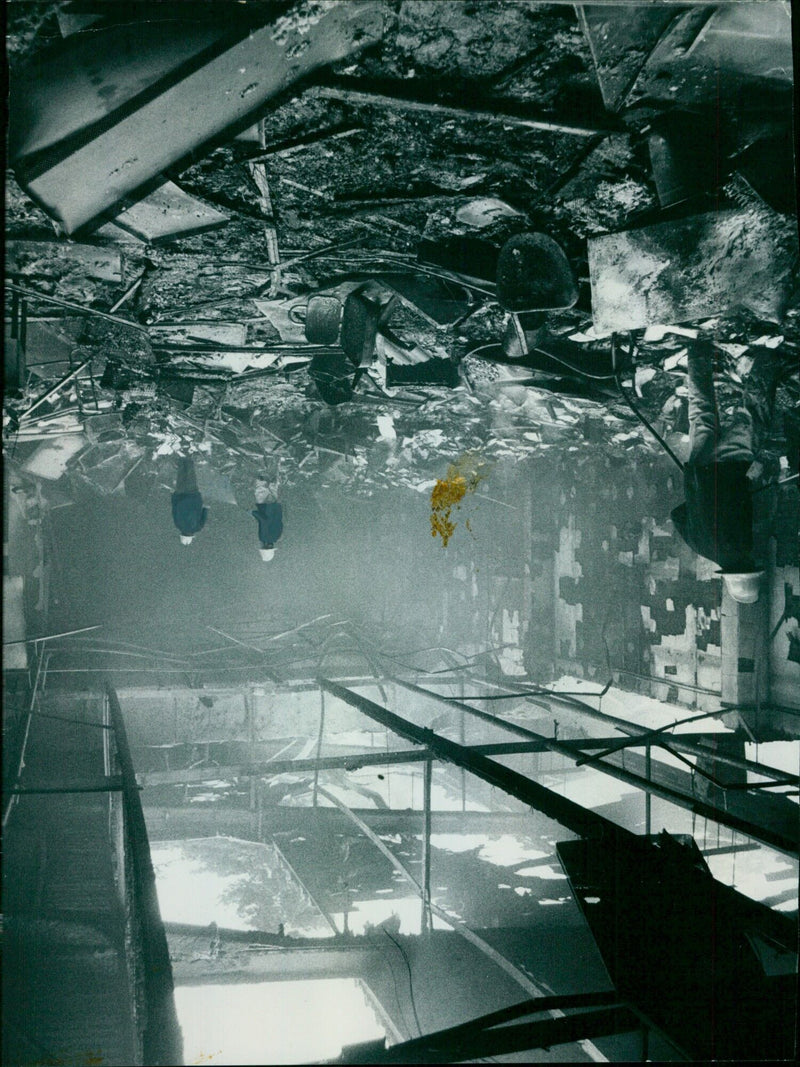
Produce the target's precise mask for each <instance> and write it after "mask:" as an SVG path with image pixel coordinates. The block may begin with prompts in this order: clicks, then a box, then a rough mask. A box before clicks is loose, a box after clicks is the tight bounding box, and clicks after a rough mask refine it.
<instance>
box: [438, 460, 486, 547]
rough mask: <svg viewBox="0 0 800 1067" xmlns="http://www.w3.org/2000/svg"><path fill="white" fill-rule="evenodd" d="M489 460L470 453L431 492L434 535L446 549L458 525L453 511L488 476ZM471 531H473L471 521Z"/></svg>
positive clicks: (449, 468)
mask: <svg viewBox="0 0 800 1067" xmlns="http://www.w3.org/2000/svg"><path fill="white" fill-rule="evenodd" d="M488 466H489V464H488V462H487V461H486V460H484V459H481V458H480V457H479V456H476V455H474V454H473V453H471V452H467V453H466V454H465V455H463V456H462V457H461V458H460V459H458V460H456V462H455V463H451V464H450V465H449V466H448V468H447V475H446V477H445V478H440V479H439V480H438V481H437V483H436V485H435V486H434V487H433V489H432V490H431V536H432V537H436V536H437V535H438V536H439V537H441V539H442V548H446V547H447V543H448V541H449V540H450V538H451V537H452V536H453V533H454V532H455V528H456V523H455V522H454V521H453V519H452V513H453V508H455V509H456V511H458V510H459V508H460V507H461V501H462V500H463V499H464V497H465V496H466V495H467V493H474V492H475V490H476V489H477V488H478V486H479V485H480V483H481V482H482V481H483V479H484V478H485V477H486V474H487V473H488V472H487V471H486V468H488ZM467 529H468V530H470V532H471V529H470V525H469V520H467Z"/></svg>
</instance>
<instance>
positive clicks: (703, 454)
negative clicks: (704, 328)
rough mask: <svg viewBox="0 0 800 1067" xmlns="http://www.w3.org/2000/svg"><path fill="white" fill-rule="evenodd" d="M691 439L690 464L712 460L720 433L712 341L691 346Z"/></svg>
mask: <svg viewBox="0 0 800 1067" xmlns="http://www.w3.org/2000/svg"><path fill="white" fill-rule="evenodd" d="M688 389H689V442H690V447H691V452H690V455H689V462H690V463H707V462H710V460H711V459H712V457H713V455H714V446H715V444H716V442H717V438H718V436H719V420H718V417H717V404H716V399H715V396H714V348H713V346H712V345H711V344H710V342H708V341H695V342H694V343H693V344H690V346H689V374H688Z"/></svg>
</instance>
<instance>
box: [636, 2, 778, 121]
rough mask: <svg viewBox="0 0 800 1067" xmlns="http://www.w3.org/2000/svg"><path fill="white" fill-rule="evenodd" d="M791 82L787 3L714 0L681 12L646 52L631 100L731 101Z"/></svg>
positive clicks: (732, 102) (694, 102) (712, 102)
mask: <svg viewBox="0 0 800 1067" xmlns="http://www.w3.org/2000/svg"><path fill="white" fill-rule="evenodd" d="M791 85H792V26H791V16H790V11H789V4H784V3H780V2H777V3H776V2H768V3H737V4H718V5H716V6H715V7H709V8H705V7H700V8H695V9H693V10H689V11H687V12H684V13H683V14H682V15H681V16H680V17H679V18H678V19H676V21H675V22H674V23H673V24H672V25H671V26H670V28H669V30H668V32H667V33H666V34H665V35H664V36H663V37H662V38H661V40H660V41H659V43H658V45H657V46H656V48H655V49H654V50H653V52H652V54H651V55H650V57H649V59H648V60H647V63H646V64H645V67H644V69H643V70H642V72H641V74H640V76H639V78H638V80H637V82H636V84H635V86H634V87H633V89H632V91H631V102H634V101H639V100H660V101H669V103H671V104H676V103H678V104H708V105H716V104H717V103H720V102H721V103H728V104H735V103H738V102H739V101H740V98H741V94H742V93H743V92H745V93H748V94H750V96H751V100H750V101H749V102H751V103H752V94H753V93H756V92H758V91H759V90H767V91H774V90H781V89H782V90H784V91H785V90H787V89H789V90H790V89H791Z"/></svg>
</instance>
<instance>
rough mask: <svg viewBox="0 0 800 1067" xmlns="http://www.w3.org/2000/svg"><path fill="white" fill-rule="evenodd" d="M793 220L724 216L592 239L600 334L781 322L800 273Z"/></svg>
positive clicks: (773, 216) (591, 260)
mask: <svg viewBox="0 0 800 1067" xmlns="http://www.w3.org/2000/svg"><path fill="white" fill-rule="evenodd" d="M797 255H798V250H797V229H796V226H795V223H794V222H793V221H792V220H789V219H785V218H784V217H782V216H780V215H777V214H775V213H774V212H770V211H764V212H757V211H755V210H750V211H719V212H714V213H709V214H705V215H694V216H692V217H690V218H686V219H681V220H679V221H675V222H665V223H659V224H658V225H656V226H647V227H643V228H642V229H638V230H628V231H625V232H623V233H615V234H606V235H603V236H601V237H592V238H590V240H589V271H590V274H591V284H592V312H593V316H594V327H595V332H596V333H597V334H598V335H600V336H606V335H608V334H610V333H613V332H614V331H618V330H634V329H638V328H639V327H642V326H648V325H656V324H659V323H673V322H686V321H687V320H689V319H697V318H701V317H704V316H709V315H717V314H721V313H723V312H728V311H734V310H741V309H743V308H746V309H747V310H749V311H751V312H752V313H753V314H754V315H756V316H758V317H760V318H763V319H767V320H769V321H773V322H779V321H780V320H781V318H782V316H783V314H784V312H785V310H786V307H787V302H788V300H789V297H790V295H791V291H792V287H793V285H794V272H795V270H796V266H797Z"/></svg>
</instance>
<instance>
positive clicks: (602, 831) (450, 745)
mask: <svg viewBox="0 0 800 1067" xmlns="http://www.w3.org/2000/svg"><path fill="white" fill-rule="evenodd" d="M320 685H321V686H323V687H324V688H325V689H327V690H328V692H330V693H332V694H333V695H334V696H338V697H339V698H340V699H341V700H344V701H345V702H346V703H348V704H350V705H351V706H352V707H356V708H358V709H359V710H361V711H363V712H364V714H366V715H369V716H370V717H371V718H374V719H376V720H377V721H378V722H381V723H383V725H385V726H388V727H389V729H391V730H393V731H394V732H395V733H397V734H399V735H400V736H401V737H406V738H408V739H409V740H411V741H414V742H416V743H417V744H427V746H428V748H429V749H430V750H431V751H432V752H433V753H434V755H436V756H438V757H439V758H440V759H444V760H447V761H448V762H450V763H455V764H456V765H458V766H461V767H466V769H467V770H469V771H471V772H472V773H473V774H475V775H477V777H479V778H482V779H483V780H484V781H486V782H489V784H490V785H494V786H497V787H498V788H500V789H502V790H503V791H504V792H505V793H509V794H510V795H511V796H514V797H516V798H517V799H518V800H521V801H523V803H526V804H530V806H531V807H533V808H536V809H537V810H539V811H541V812H542V813H543V814H545V815H547V816H549V817H550V818H552V819H555V820H556V821H557V822H560V823H561V824H562V825H564V826H566V827H568V828H569V829H570V830H572V831H573V832H574V833H576V834H578V835H579V836H581V837H595V836H609V835H611V836H612V837H619V836H620V834H621V833H623V831H622V828H621V827H619V826H618V825H617V824H616V823H613V822H611V820H609V819H605V818H604V817H603V816H601V815H598V814H597V813H596V812H594V811H591V810H589V809H587V808H583V807H581V806H580V805H579V804H576V803H574V802H573V801H571V800H567V798H566V797H562V796H559V795H558V794H556V793H554V792H553V791H552V790H549V789H546V788H545V787H544V786H541V785H539V784H538V783H537V782H533V781H531V780H530V779H529V778H527V777H525V775H523V774H520V773H518V772H516V771H513V770H511V769H510V768H508V767H504V766H503V765H502V764H500V763H496V762H495V761H493V760H491V759H488V758H487V757H486V756H483V755H479V754H477V753H474V752H472V751H471V750H470V749H468V748H466V747H465V746H464V745H458V744H456V743H455V742H453V741H449V740H447V739H446V738H444V737H440V736H439V735H438V734H435V733H433V731H432V730H427V729H424V728H423V727H419V726H416V725H415V724H414V723H410V722H408V721H407V720H406V719H403V718H401V717H400V716H399V715H395V713H394V712H391V711H389V710H388V709H386V708H382V707H381V706H380V705H379V704H375V703H374V702H373V701H371V700H368V699H367V698H366V697H362V696H360V695H359V694H357V693H353V692H351V691H350V690H349V689H345V688H344V687H343V686H340V685H337V683H335V682H331V681H329V680H327V679H320ZM459 703H460V702H459ZM462 706H463V708H464V710H468V709H469V705H466V704H465V705H462ZM472 710H475V709H472ZM528 734H530V735H532V737H533V738H535V739H537V740H539V741H540V742H542V743H543V744H545V745H546V746H547V747H548V748H550V749H552V750H553V751H554V752H560V753H562V754H564V755H567V756H569V757H570V758H572V759H574V758H575V756H574V752H573V751H571V750H570V749H567V748H565V747H564V743H563V742H561V741H558V740H556V739H555V738H550V737H544V736H543V735H541V734H536V733H535V732H534V731H528ZM620 762H622V758H621V757H620ZM595 767H596V769H597V770H600V771H602V772H603V773H605V774H609V775H611V776H612V777H614V778H618V779H619V780H620V781H623V782H627V783H628V784H629V785H634V786H636V787H637V788H641V789H647V790H649V791H650V792H651V793H653V794H654V795H655V796H659V797H661V798H662V799H664V800H668V801H670V802H671V803H673V804H677V805H678V806H680V807H684V808H688V810H690V811H693V812H695V813H696V814H697V815H701V816H703V817H704V818H708V819H713V820H714V821H716V822H718V823H721V824H722V825H724V826H728V827H730V828H731V829H733V830H737V831H739V832H741V833H744V834H746V835H747V836H748V837H754V838H756V839H757V840H759V841H763V842H764V843H765V844H767V845H770V846H771V847H772V848H776V849H778V850H779V851H781V852H786V853H787V854H789V855H797V853H798V851H800V841H799V840H798V837H797V834H796V833H785V832H784V831H783V829H782V828H778V829H775V828H774V827H773V826H772V825H770V824H767V823H766V820H765V822H764V823H757V822H753V821H752V819H751V818H749V817H747V815H745V814H735V813H732V812H730V811H728V810H724V809H722V808H719V807H717V806H716V805H715V804H712V803H708V802H706V801H704V800H700V799H698V798H696V797H695V796H694V795H693V792H692V782H691V778H690V777H689V776H688V775H685V778H682V779H680V782H679V788H676V787H675V784H674V783H675V781H676V779H675V777H674V776H673V775H672V773H671V772H672V768H664V765H663V764H660V765H659V772H660V773H661V772H663V773H662V779H663V777H664V775H665V774H667V772H669V779H668V780H662V781H659V782H648V780H647V777H646V775H644V774H634V773H632V772H631V771H629V770H627V769H625V768H624V767H622V766H618V765H615V764H614V763H603V764H596V765H595ZM764 799H766V798H758V797H750V798H749V801H750V804H751V806H752V804H753V803H755V802H756V801H757V800H758V801H759V806H760V807H761V809H762V811H766V810H767V809H766V808H765V807H764V805H763V803H762V801H763V800H764ZM737 808H739V811H740V812H741V811H742V806H741V804H740V803H737ZM770 814H771V812H770ZM624 833H625V834H628V833H629V831H627V830H626V831H624Z"/></svg>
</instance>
